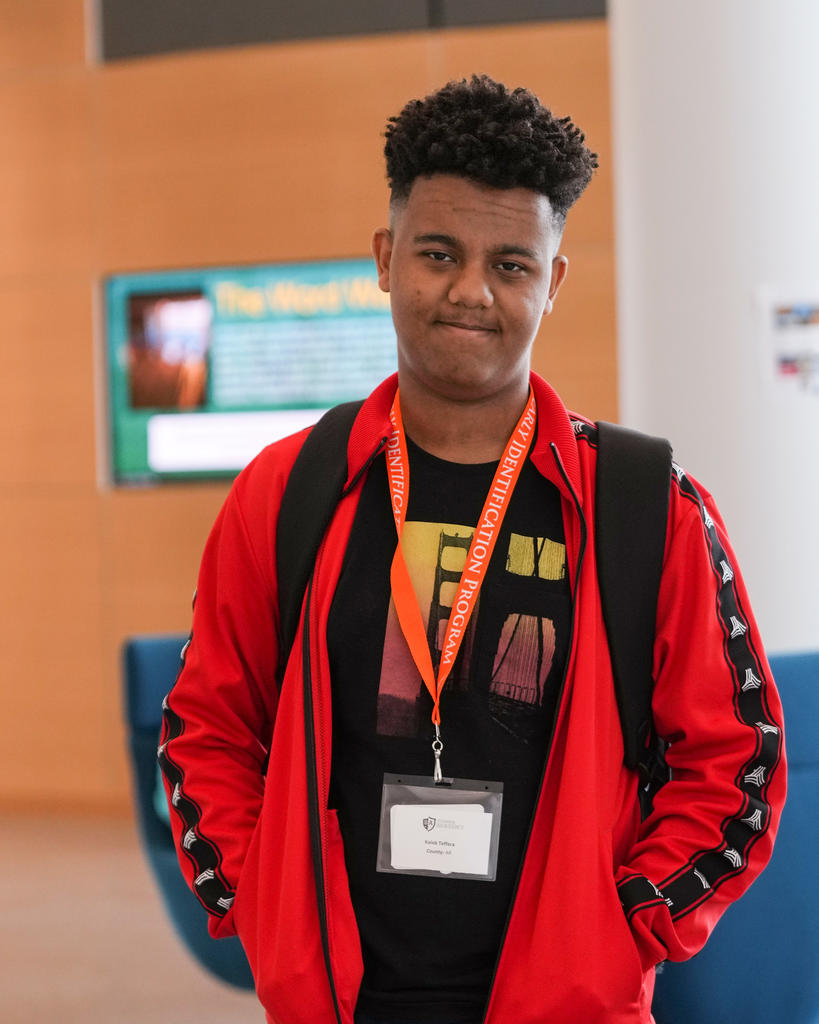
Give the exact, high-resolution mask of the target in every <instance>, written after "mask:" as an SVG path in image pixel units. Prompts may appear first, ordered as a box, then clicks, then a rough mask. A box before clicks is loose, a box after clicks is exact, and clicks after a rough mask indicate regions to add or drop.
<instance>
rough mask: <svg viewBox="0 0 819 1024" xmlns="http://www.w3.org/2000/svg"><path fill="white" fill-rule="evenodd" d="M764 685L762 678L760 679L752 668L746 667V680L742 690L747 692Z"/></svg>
mask: <svg viewBox="0 0 819 1024" xmlns="http://www.w3.org/2000/svg"><path fill="white" fill-rule="evenodd" d="M760 686H762V680H761V679H758V678H757V677H756V676H755V675H754V670H753V669H752V668H746V669H745V682H744V683H743V684H742V692H743V693H745V692H747V691H748V690H758V689H759V688H760Z"/></svg>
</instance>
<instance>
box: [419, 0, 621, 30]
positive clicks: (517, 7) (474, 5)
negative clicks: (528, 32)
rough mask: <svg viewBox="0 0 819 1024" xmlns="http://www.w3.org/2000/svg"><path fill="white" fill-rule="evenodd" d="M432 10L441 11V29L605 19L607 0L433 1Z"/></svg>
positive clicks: (438, 22)
mask: <svg viewBox="0 0 819 1024" xmlns="http://www.w3.org/2000/svg"><path fill="white" fill-rule="evenodd" d="M431 6H434V7H437V8H438V10H439V15H438V17H439V19H440V20H438V21H437V24H438V25H440V26H441V27H442V28H444V27H447V26H449V27H454V26H456V25H500V24H510V23H512V22H519V21H559V20H568V19H571V18H605V16H606V0H506V2H505V3H498V0H434V4H433V5H431Z"/></svg>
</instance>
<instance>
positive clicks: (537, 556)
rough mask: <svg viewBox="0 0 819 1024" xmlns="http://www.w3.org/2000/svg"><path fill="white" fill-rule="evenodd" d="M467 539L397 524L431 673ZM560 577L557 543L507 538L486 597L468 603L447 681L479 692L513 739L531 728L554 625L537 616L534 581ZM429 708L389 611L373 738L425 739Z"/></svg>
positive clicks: (538, 590)
mask: <svg viewBox="0 0 819 1024" xmlns="http://www.w3.org/2000/svg"><path fill="white" fill-rule="evenodd" d="M472 533H473V529H472V528H471V527H464V526H456V525H452V524H440V523H419V522H407V523H406V525H405V528H404V535H403V538H402V547H403V549H404V557H405V559H406V561H407V566H408V568H409V571H410V576H411V578H412V581H413V586H414V588H415V592H416V596H417V597H418V600H419V607H421V608H422V609H423V608H427V609H428V614H427V616H426V629H427V639H428V641H429V646H430V653H431V655H432V661H433V665H434V666H435V667H436V670H437V666H438V663H439V661H440V657H441V649H442V645H443V641H444V635H445V632H446V626H447V622H448V619H449V616H450V614H451V609H452V603H453V601H454V599H455V594H456V591H457V587H458V582H459V580H460V576H461V572H462V570H463V567H464V565H465V563H466V555H467V551H468V549H469V545H470V543H471V540H472ZM496 554H497V552H496ZM565 572H566V551H565V546H564V545H563V544H559V543H556V542H554V541H551V540H549V539H548V538H543V537H523V536H520V535H518V534H514V533H513V534H511V536H510V537H509V539H508V547H507V552H506V557H505V565H504V571H503V572H502V573H500V574H497V573H496V574H495V577H494V578H489V577H488V582H487V584H486V586H487V588H488V590H487V595H486V596H484V595H482V596H481V597H480V598H479V600H478V603H477V605H476V608H475V611H474V613H473V616H472V620H471V622H470V624H469V627H468V629H467V632H466V635H465V637H464V642H463V645H462V648H461V652H460V654H459V656H458V659H457V660H456V663H455V666H454V668H453V670H452V673H451V675H450V679H449V681H448V683H447V687H448V688H449V689H450V690H451V691H454V692H455V693H460V694H466V693H469V692H470V691H472V692H473V693H477V692H480V693H485V695H486V700H487V703H488V710H489V714H490V715H491V716H492V717H493V718H495V720H496V721H497V722H498V724H500V725H501V726H502V727H503V728H504V729H506V730H507V731H508V732H509V733H511V734H512V735H514V736H516V737H518V738H519V739H521V740H523V741H526V738H527V733H528V732H530V731H531V729H532V728H533V722H531V721H530V719H532V717H533V715H534V716H535V717H536V716H537V715H539V713H540V706H541V703H542V701H543V694H544V688H545V685H546V680H547V679H548V676H549V672H550V670H551V667H552V661H553V659H554V652H555V627H554V623H553V622H552V620H551V619H550V618H549V617H547V616H545V615H543V614H542V612H543V600H542V588H543V582H542V581H555V580H561V579H563V577H564V576H565ZM498 575H500V577H501V578H500V581H498ZM538 581H541V582H540V583H539V584H538ZM476 637H477V638H478V642H477V643H476ZM429 708H430V703H429V696H428V694H427V693H426V689H425V688H424V686H423V683H422V682H420V678H419V675H418V672H417V669H416V668H415V666H414V664H413V663H412V661H411V656H410V655H409V651H408V650H407V647H406V642H405V641H404V638H403V635H402V634H401V632H400V628H399V627H398V623H397V619H396V616H395V610H394V608H393V606H392V603H391V604H390V610H389V614H388V617H387V628H386V631H385V638H384V654H383V658H382V670H381V679H380V684H379V697H378V715H377V732H378V733H379V735H384V736H405V737H410V736H417V735H421V734H425V730H426V729H427V728H428V724H429Z"/></svg>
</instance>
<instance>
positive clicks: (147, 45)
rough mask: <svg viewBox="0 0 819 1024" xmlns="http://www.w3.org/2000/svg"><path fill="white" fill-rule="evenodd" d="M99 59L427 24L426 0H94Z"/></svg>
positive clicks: (388, 29) (363, 33)
mask: <svg viewBox="0 0 819 1024" xmlns="http://www.w3.org/2000/svg"><path fill="white" fill-rule="evenodd" d="M98 10H99V21H100V25H99V29H100V33H101V45H100V51H101V56H102V59H103V60H117V59H119V58H123V57H140V56H147V55H149V54H156V53H168V52H173V51H176V50H203V49H209V48H211V47H221V46H240V45H246V44H253V43H268V42H275V41H278V40H287V39H310V38H317V37H320V36H339V35H342V36H343V35H366V34H369V33H374V32H404V31H408V30H412V29H424V28H428V27H429V0H400V2H387V3H378V2H373V0H343V2H338V3H337V2H335V0H297V2H296V3H284V2H282V0H279V2H275V0H266V2H265V0H98Z"/></svg>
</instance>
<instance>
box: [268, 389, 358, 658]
mask: <svg viewBox="0 0 819 1024" xmlns="http://www.w3.org/2000/svg"><path fill="white" fill-rule="evenodd" d="M362 404H363V403H362V402H345V403H344V404H343V405H336V406H334V407H333V408H332V409H328V410H327V412H326V413H325V414H324V415H323V416H322V417H321V419H320V420H319V421H318V423H316V425H315V426H314V427H313V429H312V430H311V431H310V433H309V434H308V435H307V437H306V439H305V441H304V444H303V445H302V446H301V450H300V451H299V454H298V455H297V456H296V461H295V462H294V463H293V468H292V469H291V471H290V476H289V477H288V479H287V485H286V486H285V489H284V494H283V495H282V501H281V506H280V507H279V518H278V524H277V526H276V577H277V581H278V589H279V664H280V667H283V666H284V665H285V664H286V663H287V659H288V657H289V655H290V648H291V647H292V646H293V641H294V640H295V638H296V630H297V628H298V624H299V615H300V614H301V605H302V601H303V599H304V592H305V590H306V589H307V581H308V580H309V579H310V574H311V572H312V571H313V565H314V564H315V561H316V554H317V553H318V549H319V545H320V544H321V539H322V537H323V536H324V532H325V530H326V529H327V527H328V525H329V523H330V519H331V518H332V515H333V512H334V510H335V507H336V505H337V504H338V502H339V499H340V498H341V494H342V491H343V490H344V484H345V482H346V480H347V441H348V439H349V436H350V431H351V430H352V427H353V421H354V420H355V418H356V416H357V415H358V411H359V409H360V408H361V406H362Z"/></svg>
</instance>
